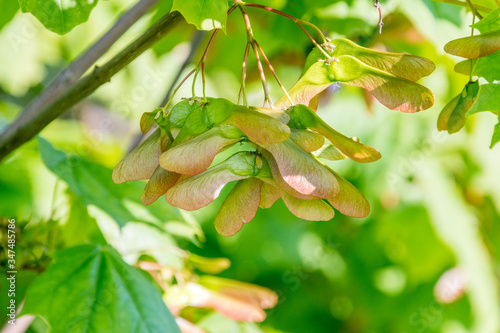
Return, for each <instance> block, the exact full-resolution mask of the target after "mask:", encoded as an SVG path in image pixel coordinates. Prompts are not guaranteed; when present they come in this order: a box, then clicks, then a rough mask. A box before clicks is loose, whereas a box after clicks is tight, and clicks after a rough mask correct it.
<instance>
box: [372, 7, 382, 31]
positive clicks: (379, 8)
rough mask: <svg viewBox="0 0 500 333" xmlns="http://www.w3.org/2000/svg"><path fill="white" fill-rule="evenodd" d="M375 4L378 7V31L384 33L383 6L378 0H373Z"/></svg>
mask: <svg viewBox="0 0 500 333" xmlns="http://www.w3.org/2000/svg"><path fill="white" fill-rule="evenodd" d="M373 6H375V8H377V9H378V24H377V25H378V29H379V30H378V33H379V34H381V33H382V27H383V26H384V22H382V6H381V5H380V3H379V2H378V0H373Z"/></svg>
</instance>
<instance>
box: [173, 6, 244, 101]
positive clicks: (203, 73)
mask: <svg viewBox="0 0 500 333" xmlns="http://www.w3.org/2000/svg"><path fill="white" fill-rule="evenodd" d="M235 8H236V5H232V6H231V8H229V10H228V11H227V15H228V16H229V14H231V13H232V12H233V10H234V9H235ZM219 30H220V28H217V29H215V30H214V32H213V34H212V36H211V37H210V40H209V41H208V43H207V46H206V47H205V51H204V52H203V55H202V56H201V59H200V61H199V62H198V65H196V67H195V69H193V70H192V71H191V72H189V73H188V75H187V76H186V77H185V78H184V79H183V80H182V81H181V83H180V84H179V86H177V88H176V89H175V90H174V94H175V93H176V92H177V90H179V88H180V87H181V86H182V84H183V83H184V82H186V80H187V79H188V78H189V77H190V76H191V75H192V74H193V73H195V75H194V78H193V86H192V92H193V97H195V96H196V94H195V85H196V78H197V77H198V72H199V70H200V69H201V70H202V73H201V75H202V78H203V96H204V97H205V80H204V78H205V65H204V63H205V60H206V59H207V55H208V51H209V50H210V47H211V46H212V43H213V42H214V39H215V36H217V33H218V32H219ZM172 97H173V95H172ZM172 97H171V98H172ZM169 102H170V100H169V101H167V104H168V103H169Z"/></svg>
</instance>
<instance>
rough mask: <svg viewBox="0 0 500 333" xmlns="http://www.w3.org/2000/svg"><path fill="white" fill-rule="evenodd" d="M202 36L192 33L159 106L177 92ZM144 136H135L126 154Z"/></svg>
mask: <svg viewBox="0 0 500 333" xmlns="http://www.w3.org/2000/svg"><path fill="white" fill-rule="evenodd" d="M204 36H205V31H202V30H196V31H195V32H194V33H193V39H192V40H191V47H190V50H189V54H188V56H187V57H186V59H185V60H184V62H183V63H182V66H181V68H179V71H178V72H177V74H176V75H175V78H174V79H173V80H172V83H171V84H170V86H169V88H168V90H167V93H166V94H165V97H163V100H162V101H161V103H160V106H164V105H166V104H167V102H168V101H169V100H170V97H171V96H173V94H175V92H177V90H178V88H177V90H174V88H176V83H177V81H179V79H180V77H181V75H182V72H184V70H185V69H186V67H187V66H188V65H189V64H190V63H191V61H192V60H193V57H194V55H195V54H196V52H197V51H198V48H199V47H200V44H201V41H202V40H203V37H204ZM188 77H189V76H188ZM188 77H186V78H185V79H184V80H183V82H181V83H184V81H185V80H187V78H188ZM145 136H146V134H145V133H142V132H140V133H138V134H137V135H135V137H134V139H133V140H132V143H131V144H130V146H129V150H128V152H129V153H130V152H131V151H132V150H133V149H134V148H135V147H137V146H138V145H139V143H141V141H142V139H143V138H144V137H145Z"/></svg>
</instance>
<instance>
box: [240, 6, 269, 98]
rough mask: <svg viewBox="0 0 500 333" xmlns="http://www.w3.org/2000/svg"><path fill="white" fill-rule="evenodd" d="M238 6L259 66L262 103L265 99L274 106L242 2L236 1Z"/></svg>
mask: <svg viewBox="0 0 500 333" xmlns="http://www.w3.org/2000/svg"><path fill="white" fill-rule="evenodd" d="M238 7H239V8H240V11H241V15H242V16H243V20H244V21H245V27H246V29H247V42H248V43H250V45H251V46H252V50H253V54H254V56H255V60H256V61H257V67H258V68H259V73H260V79H261V81H262V87H263V89H264V95H265V100H264V105H265V101H267V102H268V103H269V106H270V107H274V103H273V102H272V100H271V96H270V94H269V87H268V86H267V81H266V75H265V73H264V67H263V66H262V62H261V61H260V57H259V51H257V48H256V47H255V38H254V36H253V31H252V25H251V23H250V18H249V17H248V13H247V11H246V9H245V7H244V6H243V4H242V3H240V2H238Z"/></svg>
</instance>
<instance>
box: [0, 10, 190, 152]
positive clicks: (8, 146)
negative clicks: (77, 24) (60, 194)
mask: <svg viewBox="0 0 500 333" xmlns="http://www.w3.org/2000/svg"><path fill="white" fill-rule="evenodd" d="M181 17H182V16H181V15H180V14H179V13H178V12H173V13H169V14H167V15H165V16H163V17H162V18H161V19H159V20H158V21H157V22H156V23H155V24H153V25H152V26H151V27H150V28H149V29H148V30H147V31H146V32H144V34H142V35H141V36H140V37H139V38H137V39H136V40H135V41H133V42H132V43H130V44H129V45H128V46H127V47H126V48H125V49H123V50H122V51H121V52H120V53H118V54H117V55H116V56H115V57H113V58H112V59H111V60H109V61H108V62H107V63H106V64H105V65H104V66H102V67H95V69H94V70H93V71H92V73H90V74H89V75H87V76H85V77H83V78H82V79H80V80H79V81H78V82H76V83H75V84H74V85H73V86H71V87H70V88H69V89H68V90H67V91H66V92H65V93H64V94H62V95H61V96H60V97H58V98H57V99H56V100H55V101H53V102H52V103H50V104H49V105H47V106H46V107H44V108H43V109H42V110H40V111H39V112H36V113H34V114H32V115H30V117H26V116H25V115H24V114H22V115H21V116H20V117H19V118H18V119H16V120H15V121H14V122H13V123H12V124H11V125H9V126H8V127H7V129H6V130H5V132H3V133H2V134H1V135H0V161H1V160H2V159H3V158H5V156H7V155H8V154H9V153H11V152H12V151H14V150H15V149H16V148H17V147H19V146H21V145H22V144H24V143H25V142H27V141H28V140H30V139H32V138H33V137H34V136H35V135H36V134H37V133H38V132H40V131H41V130H42V129H43V128H44V127H45V126H47V125H48V124H49V123H50V122H51V121H53V120H54V119H56V118H57V117H59V116H60V115H61V114H62V113H63V112H64V111H66V110H67V109H68V108H70V107H71V106H73V105H75V104H76V103H78V102H79V101H80V100H82V99H83V98H85V97H87V96H88V95H90V94H91V93H92V92H94V91H95V90H96V89H97V88H99V87H100V86H101V85H103V84H104V83H106V82H109V80H110V79H111V77H112V76H113V75H115V74H116V73H117V72H118V71H120V70H121V69H122V68H123V67H125V66H126V65H128V64H129V63H130V62H132V61H133V60H134V59H135V58H137V57H138V56H139V55H141V54H142V53H143V52H144V51H146V50H147V49H148V48H150V47H151V46H152V45H153V44H155V43H156V42H158V41H159V40H160V39H161V38H162V37H163V36H165V35H166V34H167V33H168V32H169V31H170V30H171V29H172V28H173V27H174V26H175V25H176V24H177V23H178V22H180V20H181Z"/></svg>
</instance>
